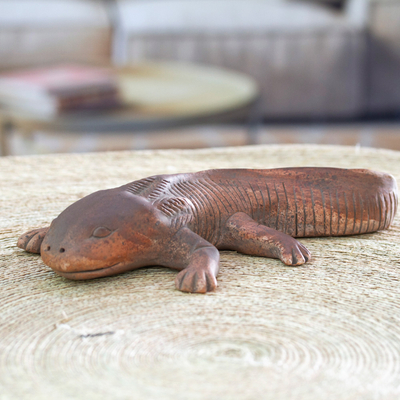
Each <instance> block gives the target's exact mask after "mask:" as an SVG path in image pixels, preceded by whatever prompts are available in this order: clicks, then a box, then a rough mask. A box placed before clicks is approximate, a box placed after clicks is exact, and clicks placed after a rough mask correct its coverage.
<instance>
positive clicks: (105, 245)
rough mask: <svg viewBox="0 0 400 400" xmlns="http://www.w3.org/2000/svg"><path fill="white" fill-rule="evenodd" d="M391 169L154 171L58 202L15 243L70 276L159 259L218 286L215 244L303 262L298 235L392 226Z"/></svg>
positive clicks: (184, 283) (184, 285)
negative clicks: (64, 204) (49, 216)
mask: <svg viewBox="0 0 400 400" xmlns="http://www.w3.org/2000/svg"><path fill="white" fill-rule="evenodd" d="M397 200H398V194H397V185H396V181H395V180H394V178H393V177H392V176H391V175H388V174H384V173H379V172H373V171H369V170H361V169H359V170H346V169H337V168H280V169H269V170H246V169H226V170H209V171H202V172H197V173H193V174H189V173H188V174H177V175H158V176H153V177H149V178H145V179H142V180H139V181H135V182H132V183H129V184H127V185H124V186H121V187H118V188H115V189H109V190H101V191H98V192H95V193H92V194H90V195H89V196H87V197H84V198H82V199H81V200H79V201H77V202H76V203H74V204H72V205H71V206H69V207H68V208H67V209H66V210H65V211H63V212H62V213H61V214H60V215H59V216H58V217H57V218H56V219H55V220H54V221H53V222H52V223H51V225H50V227H48V228H43V229H37V230H33V231H31V232H28V233H25V234H24V235H22V236H21V237H20V238H19V240H18V246H19V247H20V248H22V249H25V250H26V251H29V252H33V253H40V254H41V256H42V259H43V261H44V263H45V264H46V265H48V266H49V267H51V268H52V269H53V270H54V271H55V272H57V273H58V274H59V275H61V276H64V277H66V278H70V279H91V278H98V277H103V276H109V275H114V274H118V273H120V272H124V271H129V270H133V269H136V268H140V267H144V266H150V265H162V266H166V267H170V268H174V269H177V270H179V271H180V272H179V273H178V275H177V276H176V279H175V284H176V287H177V289H179V290H181V291H184V292H193V293H205V292H207V291H211V290H213V289H215V288H216V286H217V281H216V276H217V274H218V269H219V252H218V249H220V250H236V251H239V252H241V253H244V254H250V255H254V256H263V257H271V258H279V259H280V260H282V261H283V262H284V263H285V264H286V265H292V266H296V265H301V264H304V263H305V262H306V261H308V260H309V259H310V258H311V255H310V252H309V251H308V250H307V249H306V247H304V246H303V245H302V244H301V243H300V242H298V241H297V240H296V239H294V238H295V237H300V238H301V237H315V236H343V235H354V234H361V233H369V232H374V231H378V230H382V229H386V228H388V227H389V225H390V224H391V222H392V221H393V218H394V216H395V213H396V209H397Z"/></svg>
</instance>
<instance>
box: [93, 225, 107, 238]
mask: <svg viewBox="0 0 400 400" xmlns="http://www.w3.org/2000/svg"><path fill="white" fill-rule="evenodd" d="M111 232H112V231H111V230H110V229H108V228H104V227H103V226H99V227H98V228H96V229H95V230H94V231H93V233H92V236H94V237H97V238H104V237H106V236H108V235H109V234H110V233H111Z"/></svg>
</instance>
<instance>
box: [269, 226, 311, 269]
mask: <svg viewBox="0 0 400 400" xmlns="http://www.w3.org/2000/svg"><path fill="white" fill-rule="evenodd" d="M282 235H284V234H282ZM276 252H277V258H279V259H280V260H281V261H282V262H283V263H284V264H286V265H290V266H293V267H294V266H298V265H302V264H304V263H306V262H307V261H308V260H310V259H311V253H310V252H309V251H308V249H307V248H306V247H305V246H304V245H302V244H301V243H300V242H299V241H297V240H296V239H293V238H292V237H291V236H288V235H285V237H284V240H281V241H279V242H277V243H276Z"/></svg>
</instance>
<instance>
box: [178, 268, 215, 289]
mask: <svg viewBox="0 0 400 400" xmlns="http://www.w3.org/2000/svg"><path fill="white" fill-rule="evenodd" d="M175 286H176V288H177V289H178V290H181V291H182V292H189V293H206V292H211V291H212V290H214V289H215V288H216V287H217V280H216V278H215V276H214V274H213V272H212V271H211V270H210V269H208V268H202V267H188V268H185V269H184V270H182V271H181V272H179V274H178V275H177V276H176V278H175Z"/></svg>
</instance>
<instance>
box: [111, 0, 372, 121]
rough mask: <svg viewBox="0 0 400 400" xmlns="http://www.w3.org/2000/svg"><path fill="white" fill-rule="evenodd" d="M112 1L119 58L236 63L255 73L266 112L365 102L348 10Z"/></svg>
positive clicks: (333, 108)
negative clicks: (117, 25) (117, 9)
mask: <svg viewBox="0 0 400 400" xmlns="http://www.w3.org/2000/svg"><path fill="white" fill-rule="evenodd" d="M352 1H354V0H352ZM356 1H358V0H356ZM119 7H120V15H121V19H122V29H121V41H122V42H123V43H124V45H123V46H121V47H122V48H124V49H125V53H124V54H121V58H120V59H119V60H118V61H120V62H122V63H132V62H138V61H141V60H144V59H174V60H176V59H177V60H181V61H188V62H200V63H207V64H213V65H217V66H221V67H227V68H234V69H236V70H240V71H242V72H244V73H247V74H249V75H251V76H253V77H254V78H256V80H257V81H258V83H259V85H260V87H261V91H262V95H263V96H262V109H263V113H264V115H265V116H266V117H270V118H287V117H296V118H299V117H300V118H302V117H304V118H309V117H316V118H329V117H350V116H356V115H360V114H362V112H363V110H364V106H365V104H364V100H365V99H364V80H363V78H364V77H363V75H362V74H360V71H362V69H363V63H364V56H365V35H364V34H363V26H362V24H360V23H359V21H353V18H352V16H353V15H352V13H350V10H349V13H338V12H334V11H332V10H331V9H328V8H326V7H321V6H318V5H314V4H309V3H305V2H295V1H282V0H270V1H266V0H264V1H263V0H246V1H241V0H192V1H182V0H160V1H154V0H153V1H137V0H136V1H130V0H120V1H119ZM351 11H352V12H353V11H355V10H354V9H352V10H351ZM355 14H356V13H355Z"/></svg>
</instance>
